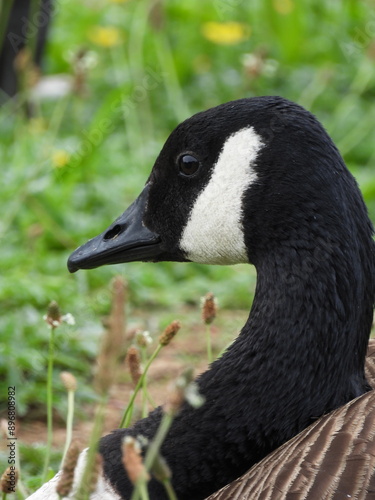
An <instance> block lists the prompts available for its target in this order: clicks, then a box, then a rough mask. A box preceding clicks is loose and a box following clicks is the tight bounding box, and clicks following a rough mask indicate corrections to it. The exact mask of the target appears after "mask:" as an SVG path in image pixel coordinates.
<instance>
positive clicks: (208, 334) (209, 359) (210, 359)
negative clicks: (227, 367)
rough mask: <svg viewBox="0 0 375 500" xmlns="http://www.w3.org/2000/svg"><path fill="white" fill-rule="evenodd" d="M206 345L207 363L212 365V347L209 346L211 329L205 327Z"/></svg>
mask: <svg viewBox="0 0 375 500" xmlns="http://www.w3.org/2000/svg"><path fill="white" fill-rule="evenodd" d="M206 344H207V359H208V363H209V364H211V363H212V345H211V328H210V325H206Z"/></svg>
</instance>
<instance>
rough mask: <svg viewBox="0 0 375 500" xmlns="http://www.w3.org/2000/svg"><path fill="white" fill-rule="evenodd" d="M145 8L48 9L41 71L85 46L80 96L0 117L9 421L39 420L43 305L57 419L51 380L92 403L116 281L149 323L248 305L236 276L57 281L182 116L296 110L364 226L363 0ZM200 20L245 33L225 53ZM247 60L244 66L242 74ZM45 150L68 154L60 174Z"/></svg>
mask: <svg viewBox="0 0 375 500" xmlns="http://www.w3.org/2000/svg"><path fill="white" fill-rule="evenodd" d="M152 5H154V4H153V3H152V2H150V1H146V0H138V1H135V0H129V1H127V2H122V3H121V2H104V0H98V1H97V2H89V1H85V2H83V3H77V2H73V1H72V0H65V1H64V2H61V3H59V2H57V6H58V8H57V9H56V13H55V15H54V16H53V23H52V27H51V32H50V37H49V42H48V46H47V52H46V57H45V61H44V69H43V71H44V73H45V74H47V75H48V74H57V73H67V74H70V75H73V74H74V64H73V63H72V60H74V54H76V53H77V51H78V50H79V49H84V50H85V51H86V56H85V58H86V59H85V60H86V65H87V66H88V69H87V70H85V71H84V89H83V90H82V92H81V93H78V94H77V93H76V94H74V93H73V94H69V95H67V96H65V97H64V98H60V99H54V100H40V101H38V100H36V101H35V102H34V115H33V117H32V118H31V119H27V118H26V117H25V113H24V102H25V99H26V97H27V95H26V93H23V94H21V95H20V98H19V100H18V103H12V102H8V103H7V104H5V105H4V106H3V108H2V109H1V110H0V154H1V158H2V175H3V179H2V183H1V188H0V189H1V193H0V204H1V213H2V217H1V221H0V235H1V265H2V272H1V278H0V308H1V310H0V331H1V344H0V377H1V380H2V381H4V383H2V384H1V391H3V390H5V389H6V387H7V386H8V385H16V386H17V405H18V415H19V416H20V417H24V416H26V415H28V414H29V415H34V414H35V415H42V416H43V411H44V410H43V409H44V405H45V398H46V396H45V371H46V352H47V345H48V330H47V328H46V326H45V324H44V322H43V320H42V316H43V314H44V313H45V310H46V307H47V305H48V303H49V302H50V300H56V301H57V302H58V303H59V304H60V306H61V308H62V310H63V311H64V312H67V311H69V312H71V313H72V314H73V315H74V316H75V317H76V320H77V325H76V327H67V326H64V327H61V329H58V331H57V341H58V342H59V348H58V350H57V353H58V354H57V358H56V362H55V375H54V376H55V406H56V410H57V411H58V412H59V414H60V415H62V416H64V415H65V412H66V407H65V403H64V401H65V398H64V397H63V395H64V390H63V388H62V386H61V383H60V382H59V380H58V373H59V371H61V370H70V371H72V372H73V373H74V374H75V375H76V376H77V378H78V379H79V381H80V383H79V388H80V389H79V390H78V393H77V401H78V405H82V404H83V402H87V401H92V400H93V398H94V395H93V392H92V390H91V389H90V383H91V380H92V363H93V360H94V359H95V357H96V354H97V351H98V345H97V344H98V339H99V337H100V333H101V325H100V317H101V316H102V315H105V314H108V309H109V306H110V291H109V282H110V280H111V278H112V277H113V276H114V275H116V274H119V273H120V274H123V275H124V276H125V277H126V279H127V280H128V281H129V287H130V290H131V293H130V297H131V303H130V306H129V309H130V310H129V313H130V316H131V317H132V314H133V312H132V311H133V310H134V308H135V307H142V308H143V310H145V311H148V310H155V309H157V310H161V311H162V313H161V317H163V314H164V315H168V314H170V311H171V310H173V308H175V307H176V305H177V304H183V303H187V304H189V303H196V304H198V303H199V299H200V297H201V296H202V295H204V294H205V293H206V292H207V291H208V290H212V291H213V292H214V293H215V295H216V296H217V297H218V298H219V300H220V305H221V307H222V308H247V309H248V308H249V304H250V301H251V294H252V292H253V290H254V284H255V274H254V270H251V269H250V268H249V267H248V266H237V267H234V268H226V267H219V266H213V267H204V266H199V265H195V264H189V265H187V264H175V263H163V264H158V265H150V264H142V263H133V264H127V265H122V266H112V267H104V268H101V269H98V270H94V271H89V272H86V271H80V272H79V273H77V274H75V275H69V274H68V272H67V269H66V260H67V257H68V255H69V253H70V252H71V251H72V250H73V249H74V248H75V247H76V246H78V245H79V244H81V243H83V242H85V241H86V240H87V239H88V238H90V237H92V236H94V235H96V234H97V233H98V232H100V231H102V230H104V229H105V228H106V227H107V226H108V225H109V224H110V223H111V222H112V220H113V219H114V218H115V217H117V216H118V215H119V214H120V213H121V212H122V211H123V210H124V209H125V208H126V207H127V206H128V205H129V203H130V202H131V201H132V200H133V199H134V198H135V197H136V196H137V194H138V193H139V192H140V190H141V188H142V186H143V184H144V182H145V181H146V179H147V176H148V173H149V171H150V169H151V167H152V165H153V162H154V160H155V158H156V156H157V154H158V152H159V150H160V148H161V146H162V144H163V142H164V141H165V139H166V138H167V136H168V134H169V133H170V131H171V130H172V129H173V127H174V126H176V125H177V123H178V122H179V121H181V120H182V119H184V118H187V117H188V116H189V115H190V114H192V113H194V112H196V111H199V110H202V109H206V108H208V107H210V106H213V105H217V104H219V103H222V102H225V101H227V100H231V99H236V98H240V97H243V96H257V95H282V96H284V97H287V98H289V99H291V100H295V101H297V102H299V103H300V104H302V105H304V106H306V107H307V108H308V109H310V110H311V111H312V112H313V113H314V114H315V115H316V116H317V117H318V118H319V119H320V120H321V121H322V122H323V124H324V125H325V127H326V129H327V130H328V132H329V133H330V134H331V136H332V137H333V139H334V141H335V142H336V144H337V145H338V147H339V148H340V150H341V152H342V154H343V155H344V159H345V161H346V163H347V165H348V166H349V168H350V169H351V170H352V172H353V173H354V174H355V176H356V177H357V179H358V182H359V183H360V186H361V188H362V191H363V194H364V197H365V199H366V202H367V204H368V207H369V210H370V215H371V217H372V219H373V220H375V175H374V164H375V151H374V147H373V144H374V142H373V129H374V122H375V108H374V106H373V102H374V97H375V71H374V59H375V49H374V47H375V39H374V35H375V33H373V31H371V26H372V25H371V24H370V20H371V19H373V18H374V16H375V6H374V4H373V3H371V2H370V1H368V2H366V1H364V2H357V1H355V0H351V1H349V0H346V1H345V2H324V1H323V0H320V1H317V2H308V1H307V0H303V1H300V2H297V1H296V0H294V1H292V0H284V1H282V0H267V1H260V0H258V1H254V2H251V3H247V2H244V1H232V2H231V1H229V0H215V1H209V2H201V1H200V2H198V1H197V0H179V1H177V0H170V1H166V2H164V3H163V4H160V5H159V4H157V5H158V6H157V7H154V8H152ZM211 21H215V22H219V23H222V22H225V21H237V22H241V23H244V24H245V25H246V26H247V29H248V30H249V33H250V35H249V37H248V38H247V39H245V40H243V41H239V42H238V43H234V44H233V45H221V44H218V43H214V42H212V41H210V40H208V39H206V38H205V37H204V36H203V31H202V27H203V26H204V23H207V22H211ZM95 26H106V27H110V28H112V29H116V30H117V31H116V32H115V34H116V36H118V37H119V39H121V43H119V44H117V45H114V46H112V47H103V46H100V45H98V44H97V43H95V40H93V35H92V33H93V31H92V30H93V28H94V27H95ZM90 33H91V35H90ZM247 54H253V55H254V54H255V55H256V57H257V58H258V59H257V61H258V66H257V68H256V69H255V70H254V68H253V67H249V57H248V56H246V55H247ZM253 60H254V58H253ZM246 61H247V62H246ZM246 64H247V66H246ZM76 66H77V63H76ZM56 151H65V152H66V153H67V154H68V155H69V161H67V163H66V164H65V165H64V166H62V167H60V168H58V167H56V166H54V161H55V162H56ZM54 158H55V160H54ZM229 281H230V283H231V285H230V286H228V282H229ZM145 318H147V313H145ZM161 321H162V320H161ZM145 322H146V320H145ZM3 396H5V394H4V395H3V394H2V395H1V398H0V400H1V403H2V402H3V401H5V398H4V397H3ZM0 409H2V410H4V409H5V407H4V406H1V407H0Z"/></svg>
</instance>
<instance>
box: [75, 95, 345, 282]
mask: <svg viewBox="0 0 375 500" xmlns="http://www.w3.org/2000/svg"><path fill="white" fill-rule="evenodd" d="M340 160H341V159H340V157H339V154H338V152H337V150H336V149H335V147H334V146H333V144H332V142H331V141H330V140H329V138H328V136H327V135H326V134H325V132H324V131H323V129H322V127H321V126H320V125H319V123H318V122H317V121H316V120H314V119H313V118H312V116H311V115H310V114H309V113H307V112H306V111H304V110H303V109H302V108H301V107H299V106H297V105H296V104H293V103H291V102H289V101H286V100H284V99H281V98H253V99H242V100H239V101H234V102H229V103H226V104H223V105H221V106H218V107H216V108H213V109H210V110H208V111H205V112H202V113H198V114H196V115H194V116H193V117H191V118H189V119H188V120H186V121H184V122H183V123H181V124H180V125H179V126H178V127H177V128H176V129H175V130H174V131H173V132H172V134H171V135H170V137H169V138H168V140H167V141H166V143H165V145H164V147H163V148H162V150H161V152H160V154H159V156H158V158H157V160H156V162H155V165H154V167H153V169H152V172H151V175H150V177H149V179H148V180H147V183H146V185H145V188H144V189H143V191H142V193H141V194H140V196H139V197H138V199H137V200H136V201H135V202H134V203H133V204H132V205H131V206H130V207H129V208H128V209H127V210H126V211H125V212H124V213H123V214H122V215H121V216H120V217H119V218H118V219H116V220H115V222H114V223H113V224H112V225H111V226H110V227H109V228H108V229H106V230H105V231H104V232H103V233H102V234H100V235H99V236H97V237H96V238H94V239H92V240H90V241H89V242H88V243H86V244H85V245H83V246H81V247H80V248H79V249H77V250H76V251H75V252H74V253H73V254H72V255H71V257H70V259H69V263H68V266H69V269H70V271H72V272H74V271H76V270H78V269H79V268H81V269H88V268H94V267H97V266H100V265H103V264H114V263H120V262H131V261H136V260H142V261H162V260H170V261H194V262H199V263H204V264H237V263H243V262H253V263H256V262H257V261H258V260H259V257H260V256H261V255H258V254H261V253H262V252H263V251H264V250H268V251H271V250H274V249H275V246H277V245H279V244H281V243H282V242H283V241H286V240H288V239H289V238H290V237H292V236H293V235H294V236H296V233H299V232H300V231H302V226H303V225H306V224H311V225H312V226H313V225H314V221H315V225H317V224H318V221H317V219H319V218H320V219H322V218H323V217H324V216H325V214H324V212H327V211H329V218H330V219H331V224H332V225H333V226H334V225H335V224H336V223H338V222H339V221H340V220H341V219H342V217H343V216H344V214H343V212H342V207H341V206H340V202H341V204H342V203H343V200H342V199H340V198H342V193H341V192H340V187H338V184H343V183H345V181H346V182H348V176H347V175H346V176H345V177H346V178H345V179H344V180H343V179H341V178H340V175H342V173H343V172H342V171H343V165H342V162H341V161H340ZM345 173H346V172H345ZM349 182H350V179H349ZM332 200H335V203H332ZM302 212H303V214H302ZM309 229H310V230H313V227H311V226H310V228H309Z"/></svg>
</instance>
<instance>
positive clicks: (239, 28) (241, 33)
mask: <svg viewBox="0 0 375 500" xmlns="http://www.w3.org/2000/svg"><path fill="white" fill-rule="evenodd" d="M202 33H203V36H204V37H205V38H207V40H210V42H213V43H217V44H220V45H234V44H236V43H239V42H243V41H244V40H246V39H247V38H249V36H250V27H249V26H247V25H246V24H243V23H237V22H235V21H229V22H225V23H217V22H214V21H212V22H208V23H204V24H203V26H202Z"/></svg>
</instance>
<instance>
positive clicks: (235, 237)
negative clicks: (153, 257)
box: [180, 127, 263, 264]
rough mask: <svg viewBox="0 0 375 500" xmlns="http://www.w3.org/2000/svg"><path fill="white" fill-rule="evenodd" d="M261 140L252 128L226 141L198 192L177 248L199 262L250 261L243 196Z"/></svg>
mask: <svg viewBox="0 0 375 500" xmlns="http://www.w3.org/2000/svg"><path fill="white" fill-rule="evenodd" d="M262 146H263V143H262V140H261V138H260V136H259V135H258V134H256V132H255V130H254V129H253V127H248V128H244V129H241V130H239V131H238V132H236V133H234V134H233V135H231V136H230V137H228V139H227V140H226V141H225V143H224V146H223V149H222V150H221V153H220V156H219V158H218V160H217V162H216V165H215V166H214V170H213V173H212V176H211V179H210V181H209V183H208V184H207V186H206V187H205V188H204V190H203V191H202V192H201V193H200V194H199V195H198V198H197V199H196V201H195V204H194V206H193V209H192V211H191V213H190V217H189V220H188V222H187V224H186V226H185V229H184V231H183V233H182V238H181V242H180V248H181V250H183V251H184V252H185V254H186V256H187V258H188V259H189V260H191V261H193V262H200V263H202V264H239V263H245V262H249V259H248V256H247V251H246V246H245V241H244V233H243V226H242V222H241V220H242V203H243V201H242V198H243V194H244V192H245V191H246V190H247V189H248V187H249V186H250V185H251V184H252V183H254V182H255V181H256V179H257V175H256V173H255V171H254V169H253V165H254V162H255V159H256V157H257V155H258V151H259V150H260V149H261V147H262Z"/></svg>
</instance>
